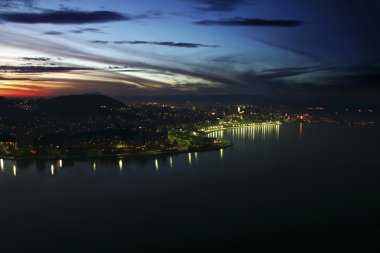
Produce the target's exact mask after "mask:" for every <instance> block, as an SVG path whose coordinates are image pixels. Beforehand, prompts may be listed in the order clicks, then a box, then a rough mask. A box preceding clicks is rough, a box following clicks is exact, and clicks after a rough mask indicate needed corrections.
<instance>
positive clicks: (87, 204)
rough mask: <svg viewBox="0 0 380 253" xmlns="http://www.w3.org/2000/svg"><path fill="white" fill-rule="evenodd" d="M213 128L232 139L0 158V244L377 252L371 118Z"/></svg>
mask: <svg viewBox="0 0 380 253" xmlns="http://www.w3.org/2000/svg"><path fill="white" fill-rule="evenodd" d="M213 135H214V136H218V137H224V138H227V139H231V140H233V142H234V143H235V145H234V146H233V147H232V148H229V149H226V150H223V151H222V152H221V151H213V152H205V153H197V154H195V153H193V154H190V155H189V154H181V155H176V156H172V157H170V156H165V157H158V158H157V160H156V158H153V157H152V158H144V159H143V158H139V159H132V158H130V159H125V160H123V161H122V163H120V162H119V160H108V161H66V160H64V161H62V165H63V167H62V168H59V167H60V162H59V161H37V162H35V161H23V162H17V163H15V162H13V161H5V164H4V171H3V173H1V174H0V196H1V197H0V198H1V205H0V252H2V253H3V252H52V253H53V252H215V251H217V252H223V251H228V252H251V251H254V250H256V249H258V251H257V252H281V251H277V250H282V249H293V250H300V251H301V252H380V160H379V159H380V158H379V155H380V152H379V148H378V145H379V140H380V138H379V137H380V136H379V131H378V129H376V128H374V127H359V128H352V127H351V128H350V127H348V126H335V125H326V126H321V125H319V126H313V125H303V126H302V128H300V126H299V125H292V126H287V125H284V126H281V127H268V128H247V129H236V130H228V131H226V132H224V133H214V134H213ZM94 163H95V167H94ZM14 165H15V168H14ZM51 165H53V167H52V166H51ZM14 174H16V176H15V175H14ZM52 174H54V175H52Z"/></svg>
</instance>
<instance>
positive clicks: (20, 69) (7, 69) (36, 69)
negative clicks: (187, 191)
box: [0, 65, 91, 73]
mask: <svg viewBox="0 0 380 253" xmlns="http://www.w3.org/2000/svg"><path fill="white" fill-rule="evenodd" d="M73 70H91V69H90V68H78V67H46V66H11V65H1V66H0V72H4V73H46V72H70V71H73Z"/></svg>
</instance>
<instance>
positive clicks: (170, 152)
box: [0, 142, 233, 161]
mask: <svg viewBox="0 0 380 253" xmlns="http://www.w3.org/2000/svg"><path fill="white" fill-rule="evenodd" d="M232 146H233V143H232V142H228V144H225V145H220V146H218V147H203V148H196V149H189V150H177V151H174V150H168V151H144V152H134V153H128V154H116V155H101V156H91V155H89V156H28V157H5V156H4V157H0V159H3V160H13V161H22V160H60V159H115V158H118V159H120V158H127V157H152V156H164V155H176V154H184V153H193V152H208V151H216V150H220V149H226V148H229V147H232Z"/></svg>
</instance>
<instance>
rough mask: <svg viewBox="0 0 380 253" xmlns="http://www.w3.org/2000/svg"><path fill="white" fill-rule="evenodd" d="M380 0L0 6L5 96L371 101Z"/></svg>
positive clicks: (81, 0) (126, 0) (116, 0)
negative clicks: (224, 96)
mask: <svg viewBox="0 0 380 253" xmlns="http://www.w3.org/2000/svg"><path fill="white" fill-rule="evenodd" d="M379 13H380V1H377V0H366V1H355V0H333V1H331V0H308V1H305V0H235V1H232V0H160V1H155V0H112V1H111V0H108V1H106V0H91V1H90V0H88V1H87V0H75V1H74V0H0V96H54V95H62V94H81V93H93V92H100V93H103V94H106V95H111V96H115V95H118V96H128V95H161V94H199V95H203V94H253V95H265V96H290V97H291V96H300V95H305V96H313V95H318V94H319V95H326V96H333V95H334V96H335V95H355V94H360V95H364V96H365V95H367V94H368V95H371V94H376V93H379V85H380V46H379V45H380V28H379V25H380V15H379Z"/></svg>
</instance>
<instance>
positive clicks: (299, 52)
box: [253, 39, 324, 64]
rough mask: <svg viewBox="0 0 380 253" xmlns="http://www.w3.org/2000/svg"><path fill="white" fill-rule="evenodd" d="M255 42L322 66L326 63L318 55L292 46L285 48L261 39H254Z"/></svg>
mask: <svg viewBox="0 0 380 253" xmlns="http://www.w3.org/2000/svg"><path fill="white" fill-rule="evenodd" d="M253 40H254V41H256V42H259V43H261V44H264V45H267V46H271V47H274V48H278V49H281V50H285V51H289V52H292V53H294V54H297V55H301V56H303V57H307V58H309V59H311V60H313V61H315V62H318V63H321V64H323V62H324V61H323V59H322V57H320V56H318V55H316V54H312V53H309V52H306V51H303V50H301V49H298V48H293V47H290V46H284V45H281V44H280V43H276V42H270V41H266V40H260V39H253Z"/></svg>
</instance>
